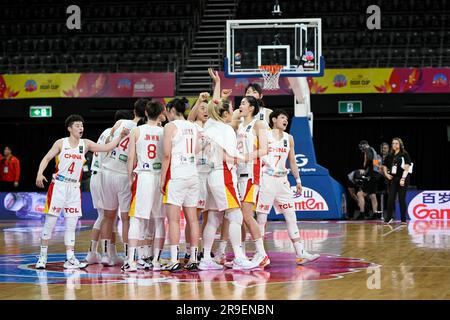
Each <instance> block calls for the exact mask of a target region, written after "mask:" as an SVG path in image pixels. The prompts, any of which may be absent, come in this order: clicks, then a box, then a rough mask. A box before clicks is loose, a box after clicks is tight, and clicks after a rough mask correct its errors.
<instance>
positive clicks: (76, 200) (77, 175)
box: [36, 115, 128, 269]
mask: <svg viewBox="0 0 450 320" xmlns="http://www.w3.org/2000/svg"><path fill="white" fill-rule="evenodd" d="M83 122H84V120H83V118H82V117H81V116H78V115H71V116H69V117H68V118H67V119H66V122H65V126H66V128H67V130H68V131H69V133H70V136H69V137H68V138H62V139H59V140H57V141H56V142H55V143H54V144H53V146H52V148H51V149H50V150H49V151H48V152H47V154H46V155H45V156H44V158H43V159H42V160H41V163H40V164H39V170H38V173H37V177H36V185H37V186H38V187H39V188H44V181H45V182H47V179H46V178H45V176H44V170H45V168H47V165H48V163H49V162H50V161H51V160H52V159H53V158H55V157H57V167H56V172H55V173H54V174H53V178H52V182H51V183H50V186H49V188H48V192H47V200H46V203H45V208H44V212H45V213H46V217H45V223H44V227H43V229H42V233H41V250H40V255H39V260H38V262H37V263H36V269H45V268H46V264H47V251H48V242H49V240H50V239H51V237H52V233H53V229H54V227H55V225H56V221H57V220H58V217H59V215H60V214H61V212H62V213H64V218H65V222H66V229H65V234H64V244H65V245H66V254H67V260H66V262H65V263H64V268H66V269H78V268H84V267H86V266H87V264H85V263H80V262H79V261H78V259H77V258H76V257H75V253H74V246H75V229H76V226H77V222H78V218H79V217H80V216H81V214H82V212H81V190H80V181H81V175H82V168H83V164H84V162H85V157H84V155H85V154H86V152H87V151H92V152H107V151H110V150H112V149H113V148H114V147H115V146H116V145H117V144H118V143H119V141H120V139H121V138H122V137H123V136H125V135H126V134H128V132H127V131H126V130H124V131H122V132H121V133H120V135H118V136H117V138H115V139H114V140H113V141H111V142H110V143H108V144H105V145H100V144H97V143H95V142H92V141H91V140H88V139H81V137H82V136H83V132H84V128H83Z"/></svg>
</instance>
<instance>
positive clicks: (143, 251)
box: [137, 246, 146, 259]
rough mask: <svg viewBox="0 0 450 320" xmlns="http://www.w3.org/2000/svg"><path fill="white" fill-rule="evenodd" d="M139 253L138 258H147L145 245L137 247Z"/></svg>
mask: <svg viewBox="0 0 450 320" xmlns="http://www.w3.org/2000/svg"><path fill="white" fill-rule="evenodd" d="M137 253H138V259H145V258H146V256H145V250H144V246H140V247H139V248H138V249H137Z"/></svg>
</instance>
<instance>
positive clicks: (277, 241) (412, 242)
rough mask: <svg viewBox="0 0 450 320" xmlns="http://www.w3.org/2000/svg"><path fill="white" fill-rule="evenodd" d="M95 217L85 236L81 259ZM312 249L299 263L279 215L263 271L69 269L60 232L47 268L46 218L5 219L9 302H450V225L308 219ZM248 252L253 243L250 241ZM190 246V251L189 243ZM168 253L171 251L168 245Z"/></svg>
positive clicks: (0, 237) (2, 276) (2, 244)
mask: <svg viewBox="0 0 450 320" xmlns="http://www.w3.org/2000/svg"><path fill="white" fill-rule="evenodd" d="M91 225H92V223H88V224H83V226H82V227H81V230H79V231H78V234H77V245H76V249H77V252H78V253H79V255H78V257H79V258H83V257H84V254H85V251H86V249H87V247H88V245H89V235H90V229H91ZM299 227H300V230H301V235H302V237H304V238H305V239H306V247H307V249H308V250H310V251H313V252H319V253H321V254H322V256H321V258H320V259H318V260H317V261H315V262H312V263H310V264H308V265H305V266H296V265H295V264H294V260H293V258H294V256H293V253H292V252H293V248H292V245H291V243H290V241H289V238H288V236H287V233H286V231H285V226H284V223H282V222H270V223H269V227H268V232H267V233H266V242H265V243H266V248H267V249H268V252H269V256H270V257H271V259H272V264H271V265H270V266H269V267H266V268H265V269H264V270H258V271H249V272H242V271H233V270H226V271H215V272H212V271H201V272H185V271H183V272H178V273H172V274H171V273H165V272H152V271H140V272H138V273H134V274H123V273H122V272H121V271H120V269H119V267H114V268H104V267H101V266H98V265H93V266H89V267H88V268H87V269H85V270H83V271H64V269H63V268H62V262H63V261H64V258H65V251H64V247H63V245H62V243H63V233H62V232H56V233H55V239H54V240H53V241H52V242H51V246H50V248H49V254H50V256H49V261H50V263H49V265H48V269H47V270H46V271H36V270H34V263H35V262H36V255H37V254H38V250H39V230H40V223H24V222H4V223H1V224H0V299H83V300H84V299H88V300H101V299H121V300H122V299H159V300H161V299H165V300H167V299H215V300H221V299H260V300H271V299H283V300H285V299H294V300H297V299H377V300H378V299H450V277H449V274H450V250H449V248H450V222H448V223H447V222H446V221H444V222H441V223H427V222H415V223H410V224H409V225H408V226H401V225H399V224H393V225H392V226H391V227H389V226H383V225H382V224H381V223H378V222H325V221H323V222H300V223H299ZM247 248H248V249H247V251H248V253H250V252H252V251H253V244H252V243H251V241H247ZM181 249H184V247H183V246H182V248H181ZM165 255H166V256H167V252H165Z"/></svg>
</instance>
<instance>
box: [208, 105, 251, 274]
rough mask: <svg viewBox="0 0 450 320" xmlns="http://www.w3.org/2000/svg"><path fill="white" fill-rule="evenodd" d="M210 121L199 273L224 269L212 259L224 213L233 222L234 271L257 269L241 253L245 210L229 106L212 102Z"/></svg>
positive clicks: (209, 111) (231, 223)
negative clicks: (240, 195)
mask: <svg viewBox="0 0 450 320" xmlns="http://www.w3.org/2000/svg"><path fill="white" fill-rule="evenodd" d="M208 113H209V117H210V119H209V120H208V121H207V122H206V123H205V126H204V130H205V131H204V135H205V137H206V139H207V140H208V141H209V144H210V146H209V153H208V160H209V164H210V168H211V170H210V172H209V173H208V177H207V190H208V195H207V197H206V209H207V210H208V221H207V224H206V226H205V229H204V230H203V250H204V254H203V258H202V260H201V261H200V265H199V269H200V270H221V269H223V266H222V265H220V264H218V263H216V262H215V261H214V260H213V259H212V258H211V248H212V246H213V243H214V238H215V235H216V232H217V229H218V228H219V226H220V224H221V222H222V219H223V216H224V213H225V217H226V219H227V220H229V222H230V226H229V237H230V240H231V244H232V247H233V251H234V257H235V258H234V260H233V263H232V265H231V266H232V268H233V269H241V270H244V269H245V270H248V269H254V268H258V265H259V264H258V263H255V262H252V261H249V260H248V259H247V257H246V256H245V255H244V253H243V251H242V243H241V226H242V221H243V217H242V211H241V209H240V201H239V198H238V192H237V179H236V165H235V164H236V163H237V159H238V158H239V157H240V155H239V153H238V152H237V141H236V134H235V132H234V130H233V128H232V127H231V126H230V125H229V124H228V123H230V122H231V118H232V109H231V105H230V104H224V103H223V102H222V101H219V100H217V99H213V100H212V101H210V102H209V104H208Z"/></svg>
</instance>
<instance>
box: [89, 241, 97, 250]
mask: <svg viewBox="0 0 450 320" xmlns="http://www.w3.org/2000/svg"><path fill="white" fill-rule="evenodd" d="M97 250H98V241H95V240H91V245H90V247H89V251H90V252H97Z"/></svg>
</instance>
